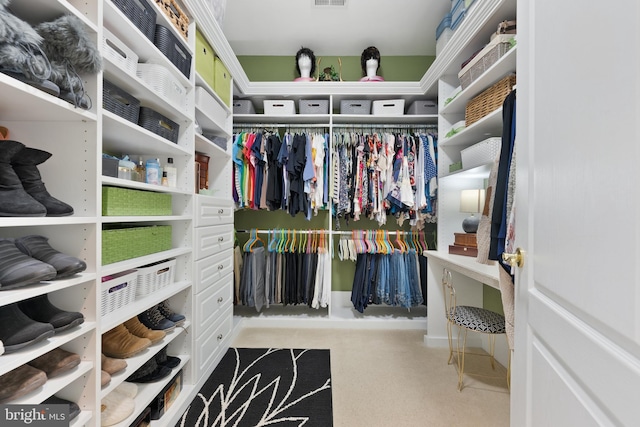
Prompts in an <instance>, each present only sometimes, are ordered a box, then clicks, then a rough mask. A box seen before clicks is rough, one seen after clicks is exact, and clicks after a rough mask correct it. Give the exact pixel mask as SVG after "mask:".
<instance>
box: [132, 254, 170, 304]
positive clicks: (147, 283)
mask: <svg viewBox="0 0 640 427" xmlns="http://www.w3.org/2000/svg"><path fill="white" fill-rule="evenodd" d="M175 272H176V260H175V259H173V258H172V259H169V260H165V261H159V262H154V263H153V264H148V265H143V266H142V267H139V268H138V281H137V284H136V296H138V297H143V296H145V295H150V294H152V293H154V292H156V291H158V290H160V289H162V288H164V287H166V286H169V285H170V284H172V283H173V278H174V276H175Z"/></svg>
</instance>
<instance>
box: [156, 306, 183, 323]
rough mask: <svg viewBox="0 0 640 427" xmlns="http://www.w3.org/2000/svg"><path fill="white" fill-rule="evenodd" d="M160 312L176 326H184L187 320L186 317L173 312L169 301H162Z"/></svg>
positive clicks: (159, 307)
mask: <svg viewBox="0 0 640 427" xmlns="http://www.w3.org/2000/svg"><path fill="white" fill-rule="evenodd" d="M158 310H159V311H160V313H161V314H162V315H163V316H164V317H166V318H167V319H169V320H171V321H172V322H173V323H175V324H176V326H182V325H184V321H185V319H186V318H185V317H184V315H182V314H178V313H176V312H174V311H173V310H171V306H169V301H166V300H165V301H162V302H161V303H160V304H158Z"/></svg>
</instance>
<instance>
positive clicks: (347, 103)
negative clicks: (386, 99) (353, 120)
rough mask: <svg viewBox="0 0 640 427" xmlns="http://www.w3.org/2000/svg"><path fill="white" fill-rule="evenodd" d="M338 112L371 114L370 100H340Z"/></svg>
mask: <svg viewBox="0 0 640 427" xmlns="http://www.w3.org/2000/svg"><path fill="white" fill-rule="evenodd" d="M340 114H371V100H369V99H345V100H343V101H340Z"/></svg>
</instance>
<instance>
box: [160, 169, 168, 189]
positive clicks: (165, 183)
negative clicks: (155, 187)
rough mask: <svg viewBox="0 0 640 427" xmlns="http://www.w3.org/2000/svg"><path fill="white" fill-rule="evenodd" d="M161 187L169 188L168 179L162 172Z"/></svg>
mask: <svg viewBox="0 0 640 427" xmlns="http://www.w3.org/2000/svg"><path fill="white" fill-rule="evenodd" d="M162 186H163V187H168V186H169V178H167V171H163V172H162Z"/></svg>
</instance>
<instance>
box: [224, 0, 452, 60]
mask: <svg viewBox="0 0 640 427" xmlns="http://www.w3.org/2000/svg"><path fill="white" fill-rule="evenodd" d="M314 2H315V0H227V3H226V10H225V15H224V22H223V31H224V34H225V36H226V38H227V40H228V41H229V44H230V45H231V47H232V49H233V51H234V53H235V54H236V55H268V56H270V55H275V56H278V55H283V56H286V55H291V56H295V54H296V52H297V51H298V49H300V47H301V46H305V47H308V48H310V49H311V50H313V52H314V53H315V54H316V56H318V55H322V56H360V54H361V53H362V51H363V50H364V49H365V48H366V47H368V46H376V47H377V48H378V50H380V55H381V56H382V57H384V56H385V55H387V56H397V55H435V49H436V48H435V43H436V41H435V32H436V27H437V26H438V24H439V23H440V21H441V20H442V18H443V17H444V15H445V14H446V13H447V12H448V11H449V10H450V9H451V0H345V3H346V5H345V6H343V7H340V6H315V5H314Z"/></svg>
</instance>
